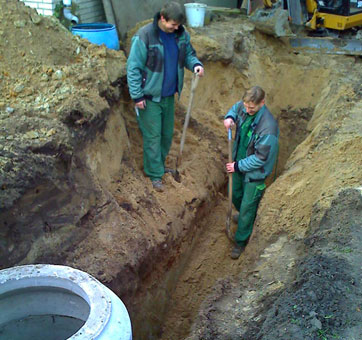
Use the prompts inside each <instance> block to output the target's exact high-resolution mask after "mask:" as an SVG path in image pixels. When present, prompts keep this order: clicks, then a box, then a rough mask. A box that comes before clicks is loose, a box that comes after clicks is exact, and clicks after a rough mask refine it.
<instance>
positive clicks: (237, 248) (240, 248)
mask: <svg viewBox="0 0 362 340" xmlns="http://www.w3.org/2000/svg"><path fill="white" fill-rule="evenodd" d="M244 249H245V246H239V245H238V244H237V245H235V247H234V249H233V250H232V251H231V255H230V256H231V258H232V259H233V260H237V259H238V258H239V257H240V255H241V253H242V252H243V251H244Z"/></svg>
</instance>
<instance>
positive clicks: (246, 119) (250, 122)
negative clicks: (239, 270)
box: [224, 86, 279, 259]
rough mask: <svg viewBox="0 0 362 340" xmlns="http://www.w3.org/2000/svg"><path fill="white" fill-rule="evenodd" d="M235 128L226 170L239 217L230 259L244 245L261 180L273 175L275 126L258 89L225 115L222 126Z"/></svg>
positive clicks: (248, 234)
mask: <svg viewBox="0 0 362 340" xmlns="http://www.w3.org/2000/svg"><path fill="white" fill-rule="evenodd" d="M234 124H235V125H236V132H235V141H234V145H233V160H234V161H233V162H232V163H227V164H226V170H227V172H229V173H233V186H232V190H233V193H232V200H233V204H234V206H235V208H236V209H237V210H238V211H239V214H238V215H237V216H235V217H236V218H235V221H236V220H237V223H238V228H237V231H236V233H235V247H234V249H233V250H232V253H231V257H232V258H233V259H238V258H239V256H240V255H241V253H242V252H243V250H244V248H245V246H246V245H247V243H248V240H249V237H250V235H251V233H252V231H253V224H254V220H255V216H256V212H257V209H258V205H259V202H260V199H261V197H262V195H263V193H264V190H265V179H266V177H267V176H268V175H269V174H270V173H271V172H272V171H273V167H274V163H275V161H276V159H277V156H278V140H279V128H278V123H277V122H276V120H275V119H274V117H273V116H272V114H271V113H270V112H269V110H268V109H267V107H266V106H265V92H264V91H263V89H262V88H261V87H259V86H254V87H252V88H250V89H249V90H247V91H246V92H245V94H244V96H243V98H242V101H240V102H237V103H236V104H235V105H234V106H233V107H232V108H231V109H230V110H229V112H228V113H227V114H226V116H225V119H224V126H225V127H226V129H227V130H229V129H230V128H231V127H232V126H233V125H234Z"/></svg>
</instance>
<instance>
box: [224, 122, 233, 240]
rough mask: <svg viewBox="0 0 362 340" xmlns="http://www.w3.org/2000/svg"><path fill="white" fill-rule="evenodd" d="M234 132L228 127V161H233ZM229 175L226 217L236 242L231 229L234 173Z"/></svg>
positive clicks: (227, 231) (229, 236)
mask: <svg viewBox="0 0 362 340" xmlns="http://www.w3.org/2000/svg"><path fill="white" fill-rule="evenodd" d="M232 148H233V145H232V132H231V129H230V128H229V129H228V151H229V159H228V163H232V161H233V160H232ZM228 177H229V190H228V191H229V205H228V212H227V217H226V235H227V237H228V238H229V240H230V241H232V242H234V237H233V234H232V232H231V230H230V224H231V214H232V197H233V174H232V173H231V172H229V173H228Z"/></svg>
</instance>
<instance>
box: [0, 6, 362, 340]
mask: <svg viewBox="0 0 362 340" xmlns="http://www.w3.org/2000/svg"><path fill="white" fill-rule="evenodd" d="M1 6H2V8H4V12H1V13H0V37H1V38H2V39H1V42H0V46H1V52H0V61H1V63H0V89H1V91H2V93H3V95H2V98H1V99H0V113H1V117H0V118H1V120H2V125H1V129H2V133H1V139H0V162H1V165H2V167H1V172H0V175H1V177H0V179H1V183H0V187H1V189H2V190H1V196H0V197H1V198H2V199H4V201H3V202H5V203H6V205H5V203H3V205H2V206H1V208H0V213H1V214H0V222H1V224H0V232H1V237H2V239H1V243H0V250H1V254H0V255H1V256H0V259H1V267H2V268H3V267H6V266H11V265H16V264H26V263H39V262H43V263H44V262H47V263H59V264H66V265H70V266H73V267H75V268H79V269H82V270H84V271H87V272H88V273H90V274H92V275H94V276H95V277H96V278H98V279H99V280H100V281H101V282H103V283H104V284H106V285H107V286H109V287H110V288H112V289H113V290H114V291H115V292H116V293H117V294H118V295H119V296H120V297H121V298H122V300H123V301H124V302H125V303H126V306H127V308H128V310H129V311H130V315H131V318H132V323H133V327H134V338H135V339H158V338H159V339H162V340H176V339H185V338H188V339H189V340H196V339H199V340H201V339H203V340H206V339H241V338H243V339H268V340H274V339H277V338H278V339H304V340H306V339H313V340H314V339H333V337H334V338H336V339H338V338H339V339H349V340H352V339H355V340H357V339H359V338H361V328H360V326H359V325H360V324H361V316H360V315H361V314H360V309H361V305H360V302H359V301H361V299H360V296H361V277H360V268H359V267H358V263H360V262H361V261H360V259H361V252H360V242H359V241H360V237H361V236H360V230H361V228H360V226H361V225H360V223H361V216H360V213H359V211H360V209H359V208H358V207H360V205H359V204H360V190H359V189H357V188H358V187H360V185H361V179H362V175H361V170H360V169H361V168H362V164H361V157H360V150H361V142H362V137H361V134H362V128H361V119H360V117H361V115H360V113H361V97H362V95H361V85H360V79H361V75H360V69H361V67H360V66H361V60H360V59H359V58H356V57H348V56H333V55H315V54H304V53H300V52H297V51H293V50H291V49H289V47H288V46H287V45H284V44H283V43H282V42H281V41H279V40H276V39H274V38H271V37H267V36H264V35H262V34H260V33H258V32H255V31H254V29H253V25H251V24H250V23H248V22H247V21H245V19H227V20H218V21H215V22H213V23H212V24H211V25H210V26H207V27H205V28H203V29H199V30H192V29H190V32H191V36H192V41H193V43H194V47H195V49H196V50H197V52H198V55H199V57H200V58H201V60H202V61H203V62H204V64H205V70H206V75H205V77H204V79H202V80H201V81H200V82H199V86H198V88H197V90H196V93H195V99H194V109H193V111H192V118H191V121H190V125H189V129H188V131H187V139H186V143H185V149H184V153H183V159H182V164H181V166H180V167H179V169H178V170H179V171H180V173H181V183H179V182H177V181H175V179H174V178H173V177H172V175H170V174H167V175H166V176H165V177H164V178H163V181H164V184H165V186H166V192H164V193H157V192H155V191H153V190H152V186H151V184H150V181H149V180H148V179H147V178H146V177H145V176H144V174H143V169H142V137H141V135H140V132H139V129H138V126H137V122H136V118H135V112H134V109H133V104H132V102H131V100H130V98H129V96H128V94H127V85H126V83H125V73H124V66H125V60H126V59H125V56H124V54H123V51H120V52H114V51H109V50H106V49H105V48H104V47H94V46H92V45H90V44H88V43H86V42H84V41H80V40H79V39H76V38H74V37H72V36H71V35H70V33H69V32H66V31H65V30H64V29H63V28H62V27H61V26H60V25H59V24H58V23H56V22H54V20H48V19H46V18H41V17H39V16H36V15H35V14H34V11H32V10H30V9H26V8H25V7H24V6H23V5H22V4H21V3H18V2H16V1H5V0H1ZM39 18H40V19H39ZM20 33H21V34H20ZM19 36H20V37H21V44H20V43H19ZM5 42H7V45H6V44H5ZM58 71H61V72H58ZM58 76H59V77H60V78H58ZM190 83H191V74H190V73H188V74H187V76H186V78H185V89H184V92H183V94H182V97H181V99H180V101H179V102H178V103H177V107H176V122H175V136H174V143H173V146H172V149H171V152H170V155H169V158H168V160H167V165H168V166H170V167H175V161H176V156H177V154H178V147H179V143H180V139H181V133H182V126H183V119H184V115H185V112H186V108H187V105H188V100H189V92H190V91H189V89H190ZM254 84H259V85H261V86H262V87H263V88H264V89H265V90H266V93H267V106H268V107H269V109H270V110H271V112H273V114H274V115H275V116H276V118H277V119H278V121H279V126H280V129H281V135H280V154H279V160H278V167H277V179H276V180H275V181H274V182H273V178H270V179H268V185H269V186H268V189H267V191H266V193H265V196H264V197H263V200H262V202H261V205H260V208H259V213H258V216H257V220H256V224H255V231H254V234H253V237H252V240H251V242H250V244H249V245H248V247H247V249H246V252H245V253H244V254H243V256H242V257H241V258H240V259H239V260H238V261H232V260H231V259H230V258H229V253H230V250H231V248H232V245H231V244H230V242H229V241H228V239H227V238H226V236H225V233H224V229H225V221H226V207H227V196H226V195H225V193H226V185H227V176H226V173H225V170H224V164H225V161H226V159H227V135H226V131H225V129H224V127H223V125H222V119H223V116H224V114H225V113H226V111H227V110H228V108H229V107H230V106H231V105H233V104H234V103H235V102H236V101H238V100H239V99H240V96H241V95H242V93H243V91H244V90H245V89H246V88H247V87H249V86H251V85H254ZM52 128H54V130H51V129H52ZM25 170H26V171H25ZM10 179H11V180H10ZM342 236H343V237H342ZM344 237H345V238H344ZM321 268H322V269H321ZM314 287H316V288H315V289H314ZM320 292H324V293H320ZM329 292H333V296H332V295H331V294H330V293H329ZM302 301H304V302H303V303H302ZM329 301H333V302H335V303H329ZM350 306H352V307H351V308H349V307H350ZM348 309H349V314H348V313H347V312H348ZM347 314H348V316H347Z"/></svg>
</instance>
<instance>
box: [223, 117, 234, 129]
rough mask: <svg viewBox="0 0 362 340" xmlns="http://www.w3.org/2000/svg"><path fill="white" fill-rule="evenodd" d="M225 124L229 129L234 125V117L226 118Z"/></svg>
mask: <svg viewBox="0 0 362 340" xmlns="http://www.w3.org/2000/svg"><path fill="white" fill-rule="evenodd" d="M224 126H225V127H226V131H228V130H229V129H231V128H232V127H233V126H234V120H233V119H232V118H226V119H224Z"/></svg>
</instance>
